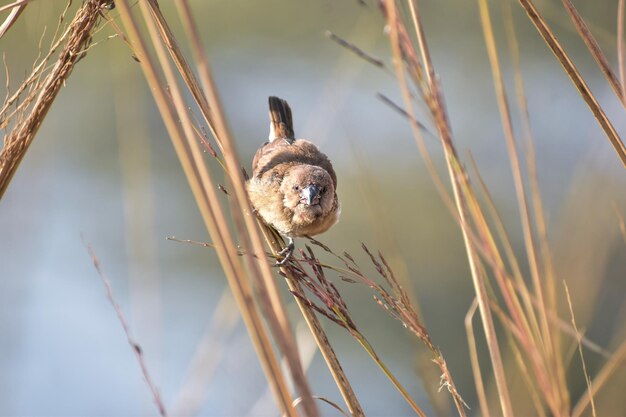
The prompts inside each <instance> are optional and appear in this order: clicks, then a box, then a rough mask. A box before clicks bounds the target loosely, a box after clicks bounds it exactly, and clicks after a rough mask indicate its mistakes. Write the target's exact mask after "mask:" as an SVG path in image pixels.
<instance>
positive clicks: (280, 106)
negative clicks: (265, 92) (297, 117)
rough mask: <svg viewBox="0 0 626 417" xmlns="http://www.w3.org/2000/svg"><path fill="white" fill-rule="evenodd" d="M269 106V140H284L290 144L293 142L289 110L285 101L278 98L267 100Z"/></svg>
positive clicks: (293, 136) (272, 97)
mask: <svg viewBox="0 0 626 417" xmlns="http://www.w3.org/2000/svg"><path fill="white" fill-rule="evenodd" d="M269 105H270V136H269V140H270V142H272V141H273V140H274V139H286V140H287V141H289V142H290V143H291V142H293V141H294V140H295V135H294V132H293V119H292V118H291V108H290V107H289V104H287V101H285V100H283V99H280V98H278V97H274V96H271V97H270V98H269Z"/></svg>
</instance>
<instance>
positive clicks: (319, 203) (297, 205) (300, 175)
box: [281, 165, 335, 221]
mask: <svg viewBox="0 0 626 417" xmlns="http://www.w3.org/2000/svg"><path fill="white" fill-rule="evenodd" d="M281 191H282V192H283V195H284V200H283V204H284V206H285V208H288V209H290V210H293V211H294V214H295V215H296V216H297V215H302V216H303V219H302V220H303V221H306V220H309V221H312V220H314V219H316V218H317V217H320V216H324V215H326V214H328V213H329V212H330V211H331V209H332V208H333V204H334V201H333V200H334V196H335V187H334V185H333V181H332V178H331V177H330V175H329V174H328V172H326V170H324V169H323V168H320V167H317V166H313V165H296V166H293V167H291V168H290V169H289V170H288V171H287V173H286V175H285V177H284V179H283V182H282V184H281Z"/></svg>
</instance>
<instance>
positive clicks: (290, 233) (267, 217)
mask: <svg viewBox="0 0 626 417" xmlns="http://www.w3.org/2000/svg"><path fill="white" fill-rule="evenodd" d="M269 106H270V135H269V142H265V143H264V144H263V145H262V146H261V147H260V148H259V150H258V151H257V152H256V154H255V155H254V159H253V161H252V178H251V179H250V180H249V181H248V193H249V195H250V200H251V202H252V205H253V206H254V209H255V210H256V212H257V213H258V214H259V215H260V216H261V218H263V220H264V221H265V223H267V224H269V225H271V226H273V227H274V228H275V229H276V230H278V231H279V232H280V233H281V234H282V235H284V236H286V237H287V239H288V241H289V243H288V245H287V247H285V248H284V249H283V250H282V251H281V252H280V255H281V256H283V259H282V260H281V261H280V262H278V264H280V265H282V264H284V263H285V262H286V261H287V260H288V259H289V257H290V256H291V254H292V253H293V249H294V244H293V238H294V237H301V236H314V235H317V234H320V233H322V232H325V231H326V230H328V229H329V228H330V227H331V226H332V225H334V224H335V223H337V221H338V220H339V214H340V212H341V205H340V203H339V200H338V199H337V175H336V174H335V170H334V169H333V166H332V164H331V163H330V161H329V160H328V157H327V156H326V155H324V154H323V153H322V152H320V150H319V149H318V148H317V146H315V145H314V144H313V143H311V142H309V141H308V140H306V139H297V140H296V138H295V135H294V131H293V121H292V117H291V108H290V107H289V104H287V102H286V101H285V100H282V99H280V98H278V97H270V98H269Z"/></svg>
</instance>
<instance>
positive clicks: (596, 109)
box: [519, 0, 626, 167]
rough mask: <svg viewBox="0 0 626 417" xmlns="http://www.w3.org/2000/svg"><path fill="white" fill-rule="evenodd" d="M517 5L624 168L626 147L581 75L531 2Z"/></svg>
mask: <svg viewBox="0 0 626 417" xmlns="http://www.w3.org/2000/svg"><path fill="white" fill-rule="evenodd" d="M519 3H520V4H521V6H522V7H523V8H524V10H525V11H526V14H527V15H528V18H529V19H530V20H531V22H532V23H533V24H534V25H535V28H537V30H538V31H539V34H540V35H541V37H542V38H543V40H544V41H545V42H546V44H547V45H548V47H549V48H550V50H551V51H552V53H553V54H554V56H555V57H556V59H557V60H558V61H559V63H560V64H561V66H562V67H563V70H564V71H565V73H566V74H567V75H568V77H569V78H570V79H571V80H572V82H573V83H574V86H575V87H576V89H578V91H579V93H580V95H581V96H582V98H583V100H585V103H587V106H589V109H590V110H591V112H592V113H593V115H594V117H595V118H596V120H597V121H598V123H599V124H600V127H601V128H602V130H604V133H605V134H606V136H607V138H608V139H609V142H611V145H613V148H614V149H615V152H617V156H619V158H620V160H621V161H622V165H624V166H625V167H626V146H624V143H623V142H622V140H621V138H620V137H619V135H618V133H617V131H616V130H615V128H614V127H613V124H611V122H610V120H609V119H608V117H607V116H606V114H605V113H604V110H603V109H602V107H601V106H600V104H599V103H598V101H597V100H596V98H595V96H594V95H593V93H592V92H591V90H590V89H589V87H588V86H587V83H586V82H585V80H584V79H583V77H582V75H581V74H580V72H579V71H578V69H577V68H576V66H575V65H574V63H573V62H572V60H571V59H570V57H569V56H568V55H567V53H566V52H565V50H564V49H563V47H562V46H561V44H560V43H559V41H558V40H557V38H556V36H555V35H554V33H553V32H552V30H551V29H550V27H549V26H548V25H547V23H546V22H545V20H544V19H543V17H542V16H541V14H540V13H539V11H538V10H537V8H536V7H535V5H534V3H533V2H532V0H519Z"/></svg>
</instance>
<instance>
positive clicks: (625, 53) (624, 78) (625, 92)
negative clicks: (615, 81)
mask: <svg viewBox="0 0 626 417" xmlns="http://www.w3.org/2000/svg"><path fill="white" fill-rule="evenodd" d="M624 4H626V2H625V1H624V0H619V2H618V3H617V63H618V67H619V79H620V92H621V96H622V103H625V102H626V47H624V13H626V10H625V6H624Z"/></svg>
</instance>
